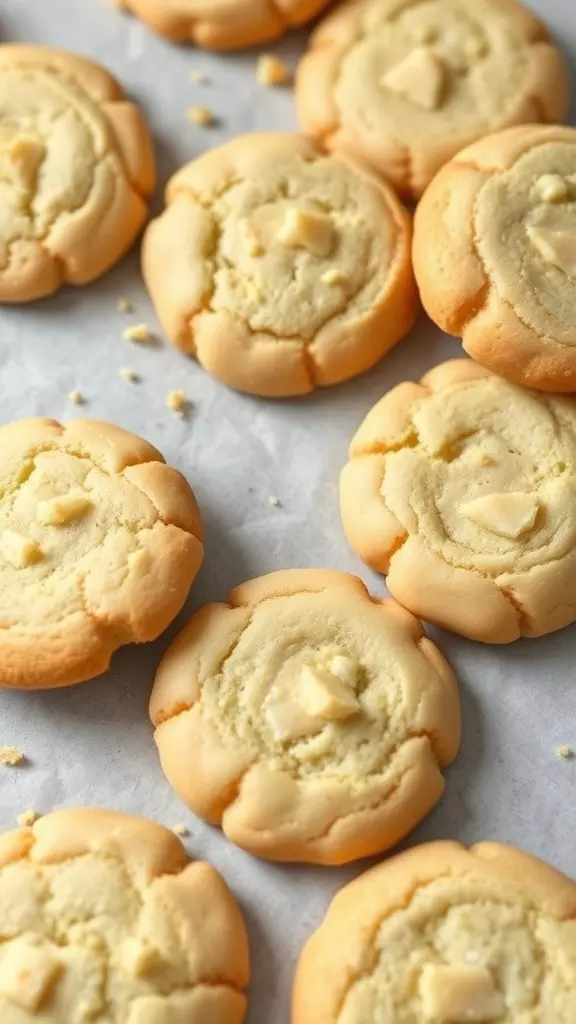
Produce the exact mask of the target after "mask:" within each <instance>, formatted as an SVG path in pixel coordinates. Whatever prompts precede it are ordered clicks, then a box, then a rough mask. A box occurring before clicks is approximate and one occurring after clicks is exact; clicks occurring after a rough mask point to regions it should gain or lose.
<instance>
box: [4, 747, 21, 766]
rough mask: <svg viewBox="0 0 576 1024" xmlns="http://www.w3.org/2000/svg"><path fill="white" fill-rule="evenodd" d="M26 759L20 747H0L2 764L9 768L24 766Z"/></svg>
mask: <svg viewBox="0 0 576 1024" xmlns="http://www.w3.org/2000/svg"><path fill="white" fill-rule="evenodd" d="M25 760H26V758H25V757H24V754H23V753H22V751H21V750H18V747H0V764H3V765H5V766H6V767H9V768H15V767H16V765H18V764H24V762H25Z"/></svg>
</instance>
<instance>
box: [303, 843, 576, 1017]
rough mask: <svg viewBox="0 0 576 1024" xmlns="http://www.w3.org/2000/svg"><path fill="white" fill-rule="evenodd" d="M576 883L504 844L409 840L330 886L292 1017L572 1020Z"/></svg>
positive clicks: (574, 1008) (306, 954) (575, 980)
mask: <svg viewBox="0 0 576 1024" xmlns="http://www.w3.org/2000/svg"><path fill="white" fill-rule="evenodd" d="M574 1020H576V885H575V884H574V882H572V881H570V880H569V879H568V878H566V877H565V876H564V875H561V874H560V873H559V872H558V871H555V870H554V869H553V868H552V867H549V866H548V865H547V864H545V863H544V862H543V861H540V860H537V859H536V858H535V857H531V856H530V855H529V854H527V853H522V852H521V851H520V850H516V849H514V847H512V846H504V845H501V844H499V843H488V842H486V843H478V844H477V845H476V846H472V847H471V848H470V849H466V848H465V847H463V846H461V845H460V844H459V843H454V842H436V843H428V844H425V845H423V846H416V847H414V848H413V849H411V850H407V851H406V852H405V853H400V854H399V855H398V856H396V857H392V858H391V859H389V860H387V861H384V863H382V864H378V865H377V866H376V867H375V868H372V869H371V870H370V871H367V872H365V874H363V875H361V876H360V877H359V878H356V879H355V880H354V881H353V882H351V883H350V884H349V885H347V886H345V887H344V888H343V889H341V891H340V892H339V893H338V894H337V895H336V897H335V898H334V900H333V901H332V904H331V906H330V908H329V910H328V913H327V915H326V918H325V920H324V921H323V923H322V924H321V926H320V928H319V929H318V931H317V932H316V933H315V934H314V935H313V936H312V938H311V939H310V940H309V941H308V943H307V945H306V946H305V948H304V951H303V953H302V956H301V959H300V963H299V966H298V970H297V975H296V981H295V990H294V1005H293V1016H292V1024H335V1022H336V1021H338V1024H367V1022H368V1021H370V1022H374V1024H377V1022H378V1024H380V1022H382V1024H384V1022H386V1024H464V1022H466V1021H468V1022H471V1024H544V1022H552V1021H553V1022H554V1024H572V1022H573V1021H574Z"/></svg>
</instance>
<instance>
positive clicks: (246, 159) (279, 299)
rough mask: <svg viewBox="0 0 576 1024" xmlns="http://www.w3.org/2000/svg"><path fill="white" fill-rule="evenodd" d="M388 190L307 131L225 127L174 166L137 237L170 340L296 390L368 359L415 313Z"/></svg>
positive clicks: (225, 376)
mask: <svg viewBox="0 0 576 1024" xmlns="http://www.w3.org/2000/svg"><path fill="white" fill-rule="evenodd" d="M410 244H411V225H410V217H409V215H408V213H407V211H406V210H405V209H404V208H403V207H402V206H401V204H400V202H399V201H398V199H397V198H396V196H395V195H394V193H393V192H392V190H391V189H390V188H389V187H388V186H387V185H386V184H384V183H383V182H382V181H381V180H379V179H378V178H377V177H376V176H375V175H373V174H372V172H370V171H369V170H368V169H367V168H366V167H364V166H363V165H361V164H360V163H358V162H357V161H356V160H353V159H351V158H350V157H349V156H346V155H341V156H340V155H327V154H326V153H325V152H323V151H322V150H321V148H319V147H317V146H316V145H315V144H314V143H313V142H312V141H311V140H310V139H307V138H305V137H304V136H300V135H296V134H289V133H281V132H266V133H262V134H258V135H245V136H240V137H239V138H236V139H233V140H232V141H231V142H227V143H225V144H224V145H223V146H220V147H218V148H216V149H213V150H211V151H210V152H208V153H204V154H203V155H202V156H200V157H199V158H198V159H196V160H194V161H192V163H190V164H188V165H187V166H185V167H183V168H182V169H181V170H180V171H178V172H177V173H176V174H175V175H174V177H173V178H172V179H171V181H170V182H169V184H168V189H167V194H166V208H165V210H164V212H163V213H162V214H161V215H160V217H158V218H157V219H156V220H154V221H152V223H151V224H150V225H149V227H148V229H147V231H146V233H145V236H144V242H143V250H142V267H143V274H144V279H145V282H146V285H147V287H148V290H149V292H150V295H151V298H152V301H153V303H154V305H155V307H156V312H157V314H158V317H159V319H160V321H161V323H162V326H163V328H164V330H165V332H166V334H167V335H168V337H170V338H171V340H172V341H173V342H174V343H175V344H176V345H177V346H178V347H179V348H181V349H183V350H184V351H185V352H188V353H190V354H191V355H195V356H196V358H197V359H198V361H199V362H200V364H201V365H202V366H203V367H204V368H205V369H206V370H207V371H208V372H209V373H211V374H212V375H213V376H214V377H216V378H217V379H218V380H220V381H222V382H223V383H224V384H227V385H228V386H229V387H233V388H237V389H238V390H240V391H246V392H249V393H251V394H256V395H264V396H268V397H281V396H290V395H299V394H305V393H307V392H309V391H313V390H314V388H316V387H326V386H329V385H332V384H337V383H339V382H340V381H343V380H347V379H348V378H350V377H353V376H355V375H357V374H360V373H362V372H364V371H365V370H367V369H368V368H369V367H371V366H373V365H374V364H375V363H377V362H378V360H379V359H381V358H382V356H384V355H385V354H386V353H387V352H388V351H389V350H390V349H391V348H392V346H393V345H395V344H396V342H397V341H399V340H400V338H402V337H403V336H404V335H405V334H406V333H407V331H408V330H409V329H410V327H411V326H412V323H413V322H414V319H415V316H416V311H417V299H416V294H415V291H414V282H413V277H412V268H411V261H410Z"/></svg>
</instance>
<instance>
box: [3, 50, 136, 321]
mask: <svg viewBox="0 0 576 1024" xmlns="http://www.w3.org/2000/svg"><path fill="white" fill-rule="evenodd" d="M154 183H155V165H154V153H153V149H152V140H151V138H150V135H149V133H148V129H147V128H146V125H145V123H144V120H143V118H142V115H141V113H140V111H139V110H138V108H137V107H136V106H134V104H133V103H129V102H128V101H127V100H126V99H125V98H124V93H123V91H122V89H121V87H120V85H119V84H118V83H117V82H116V81H115V80H114V79H113V78H112V77H111V76H110V75H109V74H108V72H107V71H105V70H104V69H103V68H101V67H100V66H99V65H97V64H93V63H92V62H91V61H88V60H86V59H85V58H84V57H76V56H75V55H73V54H71V53H62V52H59V51H58V50H50V49H48V48H46V47H42V46H15V45H8V44H3V45H0V207H1V210H2V213H1V215H0V302H28V301H30V300H32V299H39V298H42V297H43V296H45V295H50V294H51V293H52V292H55V291H56V290H57V289H58V288H59V287H60V286H61V285H62V284H71V285H83V284H87V282H89V281H93V280H94V279H95V278H97V277H100V275H101V274H103V273H104V271H106V270H108V268H109V267H111V266H113V264H114V263H116V262H117V261H118V260H119V259H120V257H121V256H123V254H124V253H125V252H126V251H127V250H128V249H129V248H130V246H131V245H132V243H133V241H134V239H135V238H136V236H137V234H138V232H139V231H140V228H141V227H142V225H143V224H144V222H145V220H146V218H147V214H148V209H147V204H146V197H147V196H149V195H150V194H151V192H152V191H153V189H154Z"/></svg>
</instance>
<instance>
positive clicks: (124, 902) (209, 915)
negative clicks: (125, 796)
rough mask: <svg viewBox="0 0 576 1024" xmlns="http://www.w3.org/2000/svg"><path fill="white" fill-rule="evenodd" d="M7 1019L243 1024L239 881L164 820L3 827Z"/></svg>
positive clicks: (3, 999) (0, 859)
mask: <svg viewBox="0 0 576 1024" xmlns="http://www.w3.org/2000/svg"><path fill="white" fill-rule="evenodd" d="M0 907H1V913H2V941H1V942H0V1019H1V1020H2V1022H3V1024H28V1022H30V1024H33V1022H34V1021H36V1020H37V1021H38V1022H40V1021H42V1024H79V1022H80V1021H97V1020H98V1021H109V1022H110V1024H112V1022H113V1021H114V1022H118V1024H161V1022H162V1024H164V1022H165V1024H168V1022H169V1021H170V1024H184V1022H185V1024H241V1022H242V1021H243V1020H244V1016H245V1010H246V998H245V995H244V990H245V988H246V986H247V984H248V980H249V960H248V941H247V936H246V929H245V926H244V922H243V920H242V916H241V914H240V911H239V909H238V907H237V905H236V903H235V901H234V898H233V896H232V894H231V893H230V890H229V889H228V887H227V885H226V883H225V882H224V880H223V879H222V878H221V876H220V875H219V874H218V872H217V871H215V869H214V868H213V867H211V866H210V865H209V864H204V863H200V862H194V863H191V862H190V861H189V859H188V857H187V856H186V852H185V850H184V849H183V847H182V845H181V843H180V842H179V841H178V840H177V839H176V837H175V836H174V835H173V834H172V833H171V832H169V831H168V830H167V829H165V828H162V827H161V826H160V825H156V824H153V823H152V822H151V821H145V820H143V819H142V818H133V817H131V816H128V815H126V814H117V813H113V812H111V811H101V810H95V809H91V808H82V809H78V810H64V811H56V812H54V813H53V814H49V815H47V816H46V817H45V818H41V819H40V820H39V821H37V822H36V824H35V825H34V826H33V827H32V828H22V829H18V830H16V831H14V832H7V833H5V834H4V835H2V836H0Z"/></svg>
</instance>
